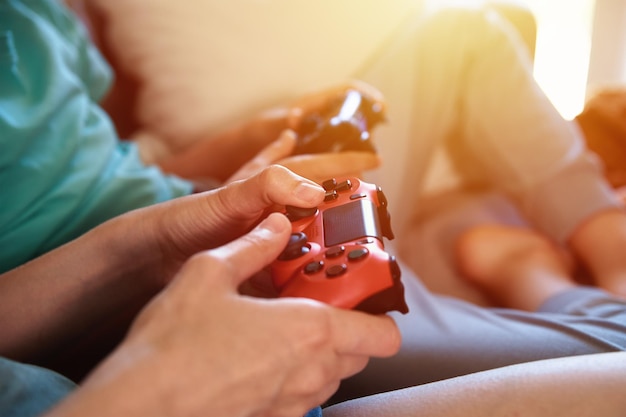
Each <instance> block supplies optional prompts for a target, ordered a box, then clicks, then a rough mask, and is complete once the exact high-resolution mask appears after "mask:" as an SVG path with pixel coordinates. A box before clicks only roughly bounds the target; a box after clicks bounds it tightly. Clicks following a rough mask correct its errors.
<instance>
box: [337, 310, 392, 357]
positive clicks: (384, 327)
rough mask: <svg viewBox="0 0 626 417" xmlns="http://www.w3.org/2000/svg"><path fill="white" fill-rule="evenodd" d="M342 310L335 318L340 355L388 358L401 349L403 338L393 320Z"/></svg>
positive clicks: (387, 317) (386, 317) (382, 316)
mask: <svg viewBox="0 0 626 417" xmlns="http://www.w3.org/2000/svg"><path fill="white" fill-rule="evenodd" d="M338 310H339V311H338V312H337V314H334V315H332V319H333V320H335V322H334V327H333V328H334V329H335V330H336V332H337V333H336V334H335V336H336V338H335V340H336V341H337V343H336V351H337V353H339V354H346V355H366V356H375V357H387V356H391V355H394V354H396V353H397V352H398V350H399V349H400V344H401V341H402V337H401V335H400V331H399V330H398V327H397V326H396V323H395V322H394V321H393V319H392V318H391V317H389V316H386V315H378V316H375V315H371V314H367V313H362V312H358V311H351V310H341V309H338Z"/></svg>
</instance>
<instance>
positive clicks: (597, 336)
mask: <svg viewBox="0 0 626 417" xmlns="http://www.w3.org/2000/svg"><path fill="white" fill-rule="evenodd" d="M407 271H408V272H409V273H406V272H407ZM403 273H404V277H403V281H404V283H405V288H406V291H407V294H406V295H407V303H408V305H409V309H410V312H409V313H408V314H406V315H401V314H397V315H396V314H395V313H393V314H394V318H395V319H396V322H397V323H398V326H399V327H400V329H401V331H402V336H403V344H402V348H401V350H400V352H399V353H398V354H397V355H395V356H394V357H392V358H387V359H373V360H371V361H370V364H369V365H368V367H367V368H366V369H365V370H364V371H363V372H361V373H360V374H358V375H356V376H354V377H352V378H350V379H348V380H346V381H344V383H343V385H342V387H341V389H340V391H339V392H338V394H337V396H336V397H335V398H334V400H344V399H348V398H354V397H358V396H363V395H368V394H372V393H376V392H383V391H389V390H393V389H398V388H402V387H407V386H412V385H417V384H423V383H427V382H432V381H437V380H440V379H444V378H450V377H454V376H458V375H462V374H468V373H471V372H477V371H481V370H486V369H491V368H496V367H501V366H505V365H510V364H515V363H521V362H528V361H534V360H539V359H546V358H556V357H563V356H573V355H582V354H589V353H599V352H611V351H619V350H623V349H624V347H626V300H623V299H621V298H618V297H614V296H612V295H611V294H608V293H606V292H604V291H602V290H600V289H597V288H591V287H581V288H578V289H575V290H572V291H568V292H565V293H562V294H559V295H557V296H555V297H553V298H552V299H550V300H548V301H547V302H546V303H545V304H544V305H543V306H542V307H541V309H540V310H539V311H537V312H532V313H528V312H523V311H519V310H510V309H496V308H484V307H478V306H475V305H473V304H470V303H467V302H464V301H461V300H457V299H453V298H449V297H443V296H438V295H434V294H432V293H430V292H429V291H428V290H427V289H426V288H425V287H424V286H423V285H422V284H421V283H420V282H419V281H418V280H417V279H416V278H415V277H414V276H411V275H410V270H408V268H404V270H403Z"/></svg>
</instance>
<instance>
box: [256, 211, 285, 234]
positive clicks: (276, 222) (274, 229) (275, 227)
mask: <svg viewBox="0 0 626 417" xmlns="http://www.w3.org/2000/svg"><path fill="white" fill-rule="evenodd" d="M280 216H282V215H280V214H278V213H272V214H270V215H269V216H268V217H266V218H265V219H263V221H261V223H259V225H258V228H259V229H265V230H267V231H269V232H270V233H272V234H275V233H278V232H281V231H282V229H283V228H284V222H281V220H280Z"/></svg>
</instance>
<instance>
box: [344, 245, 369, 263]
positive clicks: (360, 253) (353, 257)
mask: <svg viewBox="0 0 626 417" xmlns="http://www.w3.org/2000/svg"><path fill="white" fill-rule="evenodd" d="M369 253H370V251H369V250H367V248H358V249H354V250H351V251H350V252H348V260H349V261H360V260H361V259H364V258H366V257H367V255H369Z"/></svg>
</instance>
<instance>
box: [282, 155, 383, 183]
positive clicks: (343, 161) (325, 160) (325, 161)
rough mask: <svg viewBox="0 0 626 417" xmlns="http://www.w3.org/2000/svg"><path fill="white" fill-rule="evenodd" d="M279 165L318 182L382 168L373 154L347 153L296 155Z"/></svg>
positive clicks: (379, 160) (378, 157)
mask: <svg viewBox="0 0 626 417" xmlns="http://www.w3.org/2000/svg"><path fill="white" fill-rule="evenodd" d="M279 163H280V164H281V165H283V166H284V167H286V168H288V169H290V170H291V171H293V172H295V173H297V174H299V175H302V176H303V177H306V178H310V179H313V180H318V179H327V178H332V177H342V176H348V175H350V174H352V173H354V172H363V171H370V170H372V169H375V168H377V167H378V166H380V164H381V159H380V156H378V155H376V154H373V153H371V152H358V151H347V152H337V153H321V154H307V155H296V156H292V157H289V158H285V159H283V160H281V161H279Z"/></svg>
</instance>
